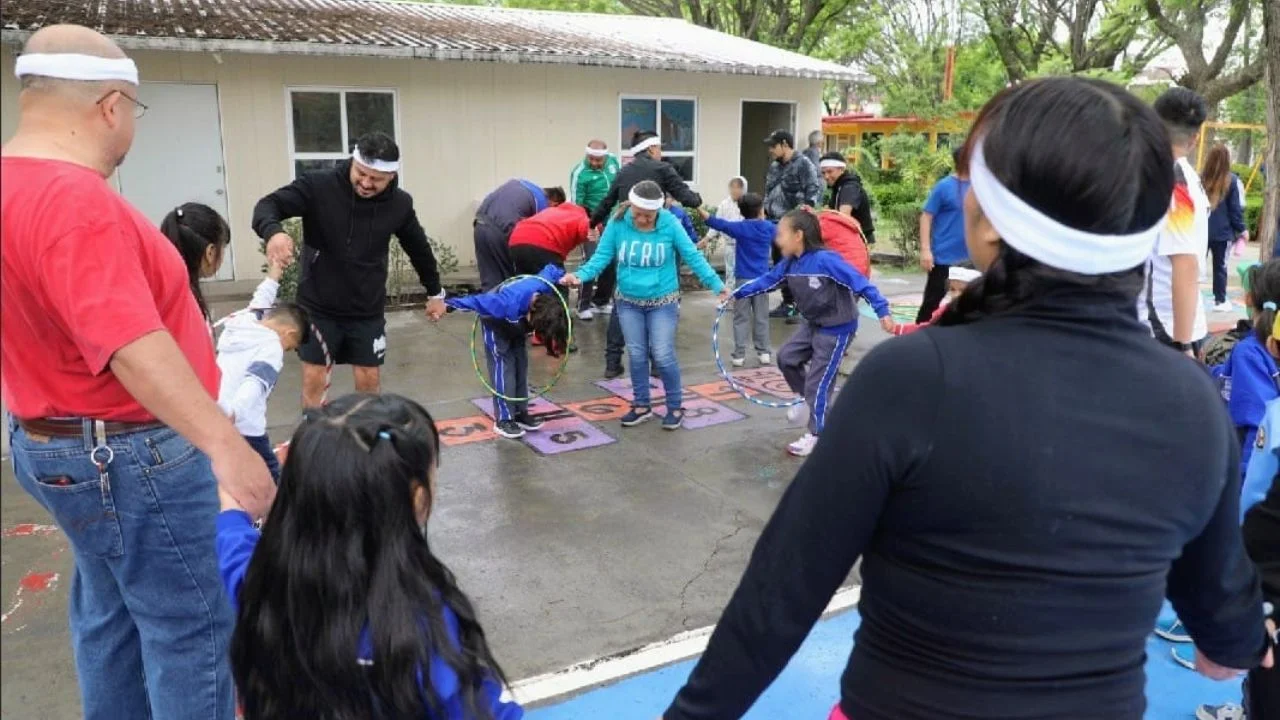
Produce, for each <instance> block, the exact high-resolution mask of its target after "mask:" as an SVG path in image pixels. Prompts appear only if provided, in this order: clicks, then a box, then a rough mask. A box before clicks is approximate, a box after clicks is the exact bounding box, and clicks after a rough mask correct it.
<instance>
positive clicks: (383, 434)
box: [378, 430, 391, 440]
mask: <svg viewBox="0 0 1280 720" xmlns="http://www.w3.org/2000/svg"><path fill="white" fill-rule="evenodd" d="M378 437H380V438H382V439H383V440H390V439H391V433H389V432H387V431H386V430H379V431H378Z"/></svg>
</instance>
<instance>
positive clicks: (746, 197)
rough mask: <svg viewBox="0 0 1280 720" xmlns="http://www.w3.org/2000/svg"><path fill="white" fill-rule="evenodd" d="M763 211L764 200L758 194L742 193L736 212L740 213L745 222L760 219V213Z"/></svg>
mask: <svg viewBox="0 0 1280 720" xmlns="http://www.w3.org/2000/svg"><path fill="white" fill-rule="evenodd" d="M763 209H764V198H762V197H760V193H753V192H749V193H744V194H743V196H742V197H741V198H739V199H738V212H740V213H742V217H744V218H746V219H747V220H755V219H757V218H759V217H760V211H761V210H763Z"/></svg>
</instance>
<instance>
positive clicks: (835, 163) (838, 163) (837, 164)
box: [818, 160, 849, 170]
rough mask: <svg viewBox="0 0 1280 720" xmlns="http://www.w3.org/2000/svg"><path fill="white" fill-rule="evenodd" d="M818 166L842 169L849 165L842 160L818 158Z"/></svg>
mask: <svg viewBox="0 0 1280 720" xmlns="http://www.w3.org/2000/svg"><path fill="white" fill-rule="evenodd" d="M818 167H820V168H822V169H824V170H825V169H827V168H840V169H841V170H843V169H845V168H847V167H849V164H848V163H846V162H845V161H843V160H819V161H818Z"/></svg>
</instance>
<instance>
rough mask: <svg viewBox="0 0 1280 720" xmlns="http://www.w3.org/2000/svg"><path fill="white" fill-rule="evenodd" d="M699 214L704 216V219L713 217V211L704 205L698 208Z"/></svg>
mask: <svg viewBox="0 0 1280 720" xmlns="http://www.w3.org/2000/svg"><path fill="white" fill-rule="evenodd" d="M698 214H699V215H701V216H702V219H703V220H710V219H711V213H709V212H707V209H706V208H704V207H700V208H698Z"/></svg>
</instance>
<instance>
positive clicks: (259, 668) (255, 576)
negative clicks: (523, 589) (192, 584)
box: [217, 393, 524, 720]
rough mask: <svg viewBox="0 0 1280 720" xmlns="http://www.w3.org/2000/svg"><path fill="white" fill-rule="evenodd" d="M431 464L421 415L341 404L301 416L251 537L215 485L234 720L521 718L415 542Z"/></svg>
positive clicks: (396, 402)
mask: <svg viewBox="0 0 1280 720" xmlns="http://www.w3.org/2000/svg"><path fill="white" fill-rule="evenodd" d="M439 458H440V436H439V433H438V432H437V430H436V426H435V422H434V421H433V420H432V419H431V415H430V414H428V413H427V411H426V410H425V409H423V408H422V406H421V405H418V404H417V403H415V402H413V401H412V400H408V399H405V398H403V397H400V396H398V395H392V394H385V395H366V394H358V393H357V394H352V395H346V396H344V397H341V398H338V399H337V400H334V401H333V402H332V403H330V404H328V405H326V406H325V407H323V408H319V409H315V410H309V411H307V414H306V415H305V417H304V420H303V423H302V425H301V426H300V427H299V428H298V430H297V431H296V432H295V433H294V435H293V439H292V441H291V443H290V452H289V457H288V459H287V460H286V462H285V464H284V471H283V473H282V475H281V478H280V492H279V494H278V495H277V496H276V501H275V504H274V505H273V506H272V508H271V512H270V514H269V515H268V516H267V519H266V522H265V523H264V525H263V527H262V531H261V532H259V531H258V530H257V529H256V528H255V527H254V525H253V521H252V520H251V519H250V517H249V514H248V513H246V512H245V511H244V510H242V509H240V506H239V505H238V504H237V503H236V500H235V499H234V498H233V497H231V496H230V495H228V494H225V493H223V492H222V491H221V489H220V490H219V494H220V495H221V498H222V512H221V513H220V514H219V515H218V518H217V551H218V561H219V564H220V566H221V571H222V581H223V584H224V586H225V588H226V592H227V597H228V598H229V599H230V600H231V603H232V606H233V607H234V608H235V610H236V613H237V622H236V628H235V632H234V634H233V635H232V638H231V669H232V673H233V675H234V677H235V681H236V687H237V689H238V690H239V693H240V700H241V702H242V704H243V707H244V719H245V720H267V719H268V718H414V719H415V720H416V719H421V720H519V718H521V717H523V715H524V711H523V710H522V709H521V708H520V706H519V705H517V704H515V703H511V702H504V701H503V700H502V699H501V695H502V689H503V687H504V686H505V685H506V679H505V676H504V675H503V672H502V669H501V667H499V665H498V663H497V661H496V660H494V657H493V653H492V651H491V650H490V649H489V643H488V642H487V640H486V639H485V633H484V630H483V629H482V628H481V627H480V622H479V620H478V619H477V618H476V612H475V609H474V608H473V607H472V605H471V601H470V600H469V599H468V598H467V596H466V594H464V593H463V592H462V590H461V589H460V588H459V587H458V584H457V581H456V580H455V579H454V576H453V573H452V572H450V571H449V569H448V568H447V567H445V565H444V563H442V562H441V561H440V559H439V558H437V557H436V556H435V554H434V553H432V551H431V546H430V543H429V542H428V539H427V531H426V526H427V520H428V519H429V518H430V516H431V510H432V507H433V504H434V501H435V487H436V470H437V467H438V466H439Z"/></svg>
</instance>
